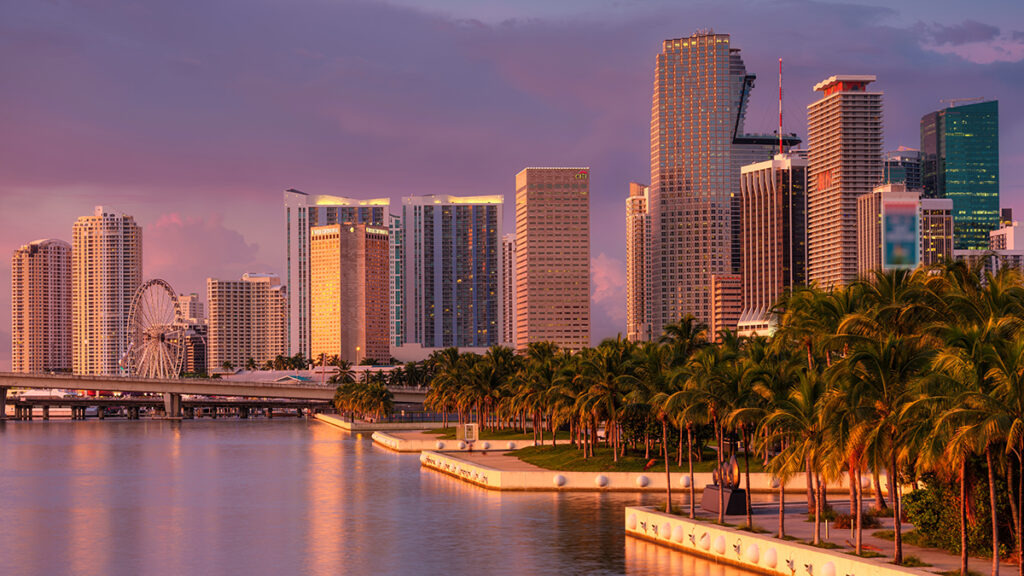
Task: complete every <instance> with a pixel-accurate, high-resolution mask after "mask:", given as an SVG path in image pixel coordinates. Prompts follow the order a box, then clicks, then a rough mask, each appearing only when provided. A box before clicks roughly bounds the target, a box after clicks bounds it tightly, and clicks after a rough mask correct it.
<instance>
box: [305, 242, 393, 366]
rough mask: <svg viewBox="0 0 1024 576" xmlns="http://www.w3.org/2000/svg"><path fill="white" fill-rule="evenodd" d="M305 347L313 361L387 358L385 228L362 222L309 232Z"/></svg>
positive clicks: (388, 304)
mask: <svg viewBox="0 0 1024 576" xmlns="http://www.w3.org/2000/svg"><path fill="white" fill-rule="evenodd" d="M309 233H310V245H309V256H310V287H311V292H310V312H311V313H312V318H313V322H312V327H311V328H312V329H311V332H310V334H311V347H312V348H311V350H312V354H313V355H312V357H311V359H313V360H314V361H317V360H318V359H319V358H321V355H326V356H327V357H331V356H335V355H337V356H338V357H339V358H341V359H342V360H346V361H348V362H351V363H352V364H358V363H360V362H361V361H362V360H363V359H364V358H369V359H371V360H377V361H380V362H384V361H387V360H388V359H389V358H390V357H391V342H390V337H389V335H390V323H391V322H390V313H389V312H390V302H391V300H390V296H391V291H390V280H391V278H390V274H389V273H388V264H389V261H390V253H389V251H388V235H389V231H388V229H387V228H381V227H372V226H367V225H366V224H333V225H331V226H317V227H315V228H311V229H310V231H309Z"/></svg>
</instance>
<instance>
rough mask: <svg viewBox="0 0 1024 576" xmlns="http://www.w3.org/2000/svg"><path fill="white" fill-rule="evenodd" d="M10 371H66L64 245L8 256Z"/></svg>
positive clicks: (67, 248) (31, 246)
mask: <svg viewBox="0 0 1024 576" xmlns="http://www.w3.org/2000/svg"><path fill="white" fill-rule="evenodd" d="M11 369H12V370H14V371H15V372H70V371H71V245H70V244H68V243H67V242H65V241H63V240H52V239H48V240H36V241H35V242H30V243H28V244H26V245H24V246H22V247H21V248H18V249H17V250H15V251H14V255H13V256H12V257H11ZM0 416H2V415H0Z"/></svg>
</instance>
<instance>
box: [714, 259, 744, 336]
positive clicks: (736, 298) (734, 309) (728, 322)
mask: <svg viewBox="0 0 1024 576" xmlns="http://www.w3.org/2000/svg"><path fill="white" fill-rule="evenodd" d="M742 312H743V276H741V275H739V274H712V275H711V322H710V323H709V324H708V336H709V338H711V339H712V340H714V341H715V342H720V341H721V339H722V338H721V335H720V332H721V331H722V330H731V331H733V332H735V331H736V329H737V327H738V325H739V321H740V315H741V314H742Z"/></svg>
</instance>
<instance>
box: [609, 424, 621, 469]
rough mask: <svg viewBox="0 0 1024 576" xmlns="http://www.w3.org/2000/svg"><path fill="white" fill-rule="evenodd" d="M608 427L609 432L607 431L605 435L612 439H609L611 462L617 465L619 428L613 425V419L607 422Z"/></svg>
mask: <svg viewBox="0 0 1024 576" xmlns="http://www.w3.org/2000/svg"><path fill="white" fill-rule="evenodd" d="M608 425H609V426H610V427H611V430H608V431H607V433H608V434H609V435H611V436H612V438H611V440H612V462H615V463H618V461H619V428H618V426H616V425H615V419H614V418H610V419H609V420H608Z"/></svg>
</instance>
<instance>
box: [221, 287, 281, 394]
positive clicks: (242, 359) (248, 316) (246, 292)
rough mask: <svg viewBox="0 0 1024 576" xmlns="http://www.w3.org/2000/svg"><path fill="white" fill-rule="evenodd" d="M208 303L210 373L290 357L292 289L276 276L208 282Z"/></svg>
mask: <svg viewBox="0 0 1024 576" xmlns="http://www.w3.org/2000/svg"><path fill="white" fill-rule="evenodd" d="M206 302H207V303H208V305H209V313H210V316H209V320H208V324H209V337H208V339H207V350H206V354H207V359H206V360H207V369H208V371H209V373H211V374H212V373H214V372H223V371H230V370H231V369H240V368H244V367H245V365H246V364H248V361H249V360H250V359H251V360H253V361H254V362H255V363H256V365H257V366H259V365H263V364H264V363H266V362H267V361H268V360H273V359H274V358H276V357H277V356H278V355H286V354H287V353H288V339H287V336H288V289H287V287H286V286H283V285H282V284H281V279H280V278H279V277H278V276H277V275H276V274H243V275H242V279H241V280H217V279H215V278H207V279H206ZM228 365H230V367H231V368H228V367H227V366H228Z"/></svg>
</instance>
